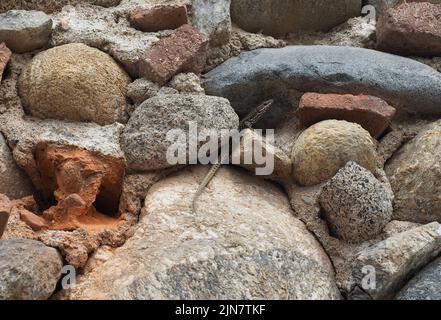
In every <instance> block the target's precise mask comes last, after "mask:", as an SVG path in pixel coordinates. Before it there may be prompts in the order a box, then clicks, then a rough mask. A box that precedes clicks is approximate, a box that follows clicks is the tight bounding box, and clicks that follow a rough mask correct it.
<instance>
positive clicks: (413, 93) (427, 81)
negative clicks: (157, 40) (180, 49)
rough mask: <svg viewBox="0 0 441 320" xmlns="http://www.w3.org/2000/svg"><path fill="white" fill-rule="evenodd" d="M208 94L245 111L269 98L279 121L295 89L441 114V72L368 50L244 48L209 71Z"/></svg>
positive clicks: (205, 81)
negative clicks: (366, 97) (358, 96)
mask: <svg viewBox="0 0 441 320" xmlns="http://www.w3.org/2000/svg"><path fill="white" fill-rule="evenodd" d="M203 87H204V88H205V90H206V93H207V94H209V95H216V96H222V97H225V98H227V99H228V100H230V102H231V104H232V106H233V107H234V108H235V110H236V111H237V112H238V113H239V114H240V115H244V114H246V113H247V112H248V111H250V109H251V108H252V107H253V106H254V105H256V104H258V103H260V102H261V101H263V100H264V99H267V98H269V97H272V98H276V99H277V103H276V105H275V107H274V108H273V111H272V113H271V114H270V115H269V117H267V119H266V120H267V121H268V120H269V121H270V122H271V123H274V122H277V121H278V120H280V119H281V118H282V117H283V116H285V115H286V112H287V110H290V109H292V106H291V103H292V102H291V101H292V100H293V99H292V92H295V91H296V90H297V91H301V92H308V91H309V92H321V93H342V94H345V93H350V94H367V95H372V96H377V97H379V98H382V99H383V100H386V101H387V102H388V103H390V104H391V105H392V106H394V107H396V108H397V109H399V110H407V111H409V112H412V113H419V114H435V115H440V114H441V73H439V72H437V71H436V70H435V69H433V68H431V67H429V66H426V65H424V64H422V63H419V62H416V61H414V60H411V59H407V58H403V57H399V56H395V55H391V54H387V53H382V52H378V51H374V50H369V49H362V48H352V47H336V46H289V47H285V48H280V49H259V50H254V51H251V52H245V53H242V54H241V55H239V56H238V57H235V58H232V59H230V60H228V61H226V62H225V63H224V64H222V65H220V66H219V67H217V68H215V69H213V70H212V71H210V72H209V73H207V74H206V75H205V76H204V79H203Z"/></svg>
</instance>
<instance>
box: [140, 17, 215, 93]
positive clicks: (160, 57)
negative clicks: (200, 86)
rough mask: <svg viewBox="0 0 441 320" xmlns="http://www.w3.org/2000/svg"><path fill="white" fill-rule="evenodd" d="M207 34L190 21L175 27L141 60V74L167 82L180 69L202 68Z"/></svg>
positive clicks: (200, 69)
mask: <svg viewBox="0 0 441 320" xmlns="http://www.w3.org/2000/svg"><path fill="white" fill-rule="evenodd" d="M208 43H209V40H208V38H207V37H206V36H205V35H203V34H202V33H200V32H199V31H197V30H195V29H194V28H192V27H191V26H189V25H187V24H186V25H183V26H182V27H180V28H178V29H176V30H175V31H174V32H173V33H172V34H171V35H170V36H168V37H165V38H162V39H161V40H159V41H158V42H157V43H156V44H155V45H154V46H153V47H152V48H151V49H150V50H149V51H148V52H147V54H146V55H145V56H144V58H143V59H141V60H140V62H139V74H140V75H141V76H142V77H144V78H146V79H148V80H151V81H153V82H156V83H159V84H161V85H162V84H165V83H166V82H167V81H169V80H170V79H171V78H172V77H173V76H174V75H175V74H177V73H180V72H193V73H196V74H199V73H201V72H202V70H203V68H204V65H205V61H206V57H207V49H208Z"/></svg>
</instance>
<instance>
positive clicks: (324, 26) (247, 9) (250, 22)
mask: <svg viewBox="0 0 441 320" xmlns="http://www.w3.org/2000/svg"><path fill="white" fill-rule="evenodd" d="M360 14H361V0H333V1H328V0H318V1H317V0H315V1H311V0H232V1H231V15H232V18H233V21H234V22H235V23H236V24H237V25H238V26H239V27H241V28H243V29H244V30H246V31H250V32H259V31H262V32H263V33H265V34H269V35H272V36H283V35H284V34H286V33H289V32H294V31H297V30H314V31H328V30H329V29H331V28H333V27H335V26H337V25H339V24H341V23H343V22H345V21H346V20H348V19H349V18H352V17H356V16H359V15H360Z"/></svg>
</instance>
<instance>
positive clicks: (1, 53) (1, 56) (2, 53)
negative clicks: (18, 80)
mask: <svg viewBox="0 0 441 320" xmlns="http://www.w3.org/2000/svg"><path fill="white" fill-rule="evenodd" d="M11 55H12V52H11V50H9V48H8V47H7V46H6V44H5V43H4V42H2V43H0V82H1V81H2V77H3V71H4V70H5V68H6V65H7V64H8V62H9V59H11Z"/></svg>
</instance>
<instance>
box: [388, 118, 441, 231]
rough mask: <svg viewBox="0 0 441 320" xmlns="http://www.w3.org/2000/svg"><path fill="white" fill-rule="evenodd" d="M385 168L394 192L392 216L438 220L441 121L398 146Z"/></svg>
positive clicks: (425, 221)
mask: <svg viewBox="0 0 441 320" xmlns="http://www.w3.org/2000/svg"><path fill="white" fill-rule="evenodd" d="M385 170H386V173H387V175H388V177H389V180H390V183H391V185H392V188H393V190H394V194H395V203H394V218H395V219H398V220H407V221H412V222H418V223H428V222H432V221H440V222H441V197H440V195H441V184H440V181H441V121H437V122H435V123H433V124H431V125H429V126H428V127H426V129H425V130H423V132H421V133H420V134H418V135H417V136H416V137H415V138H414V139H413V140H412V141H411V142H409V143H407V144H406V145H405V146H404V147H403V148H401V149H400V150H399V151H398V152H397V153H396V154H395V155H394V156H393V157H392V159H390V160H389V162H388V163H387V164H386V169H385Z"/></svg>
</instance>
